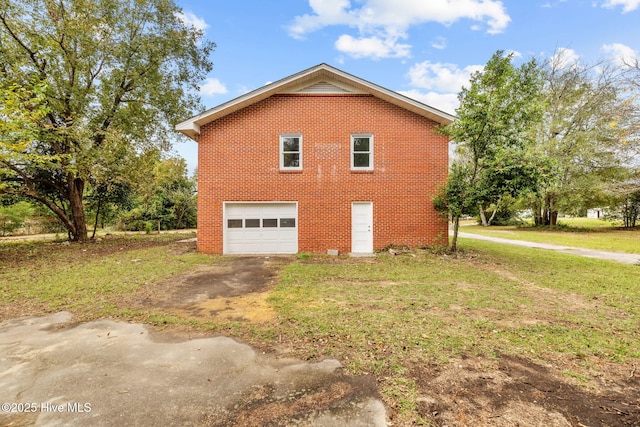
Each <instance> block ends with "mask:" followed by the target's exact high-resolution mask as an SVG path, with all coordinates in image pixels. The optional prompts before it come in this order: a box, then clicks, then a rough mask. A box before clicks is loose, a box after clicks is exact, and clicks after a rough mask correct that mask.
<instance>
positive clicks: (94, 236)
mask: <svg viewBox="0 0 640 427" xmlns="http://www.w3.org/2000/svg"><path fill="white" fill-rule="evenodd" d="M101 206H102V197H100V198H99V199H98V207H96V220H95V221H94V222H93V234H92V235H91V238H92V239H95V238H96V230H97V229H98V218H99V217H100V207H101ZM103 228H104V227H103Z"/></svg>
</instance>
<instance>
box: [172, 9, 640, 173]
mask: <svg viewBox="0 0 640 427" xmlns="http://www.w3.org/2000/svg"><path fill="white" fill-rule="evenodd" d="M177 1H178V4H179V5H180V6H181V7H182V8H183V10H184V18H183V19H184V20H185V21H186V22H188V23H190V24H192V25H194V26H196V27H198V28H202V29H203V30H204V31H205V34H206V38H207V39H209V40H212V41H214V42H215V43H216V45H217V47H216V49H215V51H214V52H213V54H212V57H211V59H212V61H213V63H214V69H213V71H212V72H211V73H210V75H209V76H208V78H207V80H206V81H204V82H202V87H201V96H202V101H203V104H204V105H205V107H206V108H211V107H214V106H216V105H218V104H221V103H223V102H226V101H228V100H230V99H233V98H236V97H238V96H240V95H243V94H244V93H246V92H248V91H251V90H254V89H257V88H259V87H261V86H263V85H264V84H266V83H269V82H272V81H276V80H279V79H281V78H284V77H287V76H289V75H291V74H294V73H296V72H298V71H301V70H304V69H306V68H309V67H312V66H314V65H317V64H320V63H323V62H324V63H327V64H329V65H332V66H334V67H337V68H339V69H342V70H344V71H346V72H348V73H351V74H354V75H356V76H358V77H361V78H363V79H365V80H368V81H370V82H372V83H375V84H378V85H381V86H383V87H385V88H387V89H391V90H394V91H397V92H400V93H402V94H404V95H407V96H411V97H413V98H415V99H417V100H419V101H421V102H424V103H426V104H429V105H431V106H433V107H435V108H439V109H441V110H443V111H446V112H448V113H452V114H454V113H455V108H456V107H457V94H458V92H459V91H460V88H461V87H462V86H463V85H467V84H468V81H469V75H470V74H471V73H472V72H474V71H476V70H480V69H482V65H484V64H485V63H486V62H487V61H488V59H489V58H490V57H491V55H492V54H493V53H495V52H496V51H497V50H504V51H506V52H514V54H515V55H516V59H517V60H518V61H526V60H528V59H530V58H531V57H536V58H538V59H543V60H544V59H551V58H553V56H554V55H557V54H558V53H560V54H561V55H562V56H563V58H564V60H566V61H581V62H585V63H589V64H593V63H595V62H598V61H602V60H611V61H622V60H623V59H626V60H627V61H629V60H633V58H638V57H639V52H640V0H504V1H496V0H277V1H275V0H274V1H265V0H235V1H233V0H232V1H230V0H208V1H202V0H177ZM186 118H187V117H185V119H186ZM180 140H181V141H184V142H179V143H177V144H176V146H175V149H176V151H177V152H178V154H180V155H181V156H183V157H185V158H186V159H187V162H188V164H189V167H190V169H191V170H193V168H195V166H196V152H197V146H196V143H195V142H192V141H190V140H187V139H186V138H185V139H182V138H181V139H180Z"/></svg>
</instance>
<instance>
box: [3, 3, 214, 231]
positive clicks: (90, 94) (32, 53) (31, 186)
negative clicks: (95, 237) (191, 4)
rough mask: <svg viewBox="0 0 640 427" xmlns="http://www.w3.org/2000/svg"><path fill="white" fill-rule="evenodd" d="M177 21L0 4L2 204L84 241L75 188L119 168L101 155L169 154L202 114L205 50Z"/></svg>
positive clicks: (146, 11) (166, 8) (171, 15)
mask: <svg viewBox="0 0 640 427" xmlns="http://www.w3.org/2000/svg"><path fill="white" fill-rule="evenodd" d="M182 16H183V15H182V13H181V10H180V8H179V7H178V6H176V4H175V3H174V2H173V1H172V0H0V88H2V89H3V90H5V91H8V92H7V93H8V94H9V95H6V96H5V98H8V99H11V100H14V101H15V102H13V103H12V104H11V105H10V108H11V111H10V113H11V114H9V113H8V112H0V114H2V115H3V116H7V115H10V116H11V117H14V118H15V120H14V126H13V127H12V128H11V129H8V131H7V130H5V129H2V133H0V138H2V140H1V141H0V142H1V143H2V147H1V152H0V179H1V180H2V183H1V184H0V192H4V193H9V194H20V195H23V196H26V197H29V198H31V199H33V200H36V201H38V202H40V203H42V204H43V205H45V206H47V207H48V208H49V209H50V210H51V211H53V212H54V213H55V215H56V216H57V217H58V218H59V219H60V221H61V222H62V223H63V224H64V225H65V227H66V229H67V230H68V232H69V236H70V238H71V239H73V240H77V241H84V240H86V239H87V226H86V220H85V210H84V204H83V197H84V194H85V188H86V187H87V186H88V185H89V183H90V182H92V181H95V182H99V181H101V179H102V178H101V177H104V176H108V175H109V174H110V172H111V171H110V170H109V167H110V165H111V166H114V165H117V162H108V161H104V159H105V158H110V157H112V156H110V155H109V153H111V152H114V151H115V152H117V151H118V150H121V149H122V147H123V146H124V147H126V149H127V150H130V151H131V152H135V153H143V152H145V151H147V150H148V149H150V148H152V147H153V148H157V149H160V150H164V149H167V148H168V147H169V145H170V141H171V138H172V135H173V132H172V125H173V124H174V123H176V122H177V121H179V120H180V119H181V118H183V117H185V116H188V115H189V114H191V113H192V112H193V111H194V110H196V109H198V108H200V106H199V99H198V97H197V95H196V94H197V91H196V89H197V84H198V83H199V82H200V81H202V80H203V78H204V76H205V75H206V73H207V72H208V71H209V70H210V69H211V63H210V61H209V58H208V57H209V53H210V52H211V50H212V49H213V47H214V45H213V43H211V42H208V41H205V40H203V34H202V32H201V31H199V30H197V29H196V28H194V27H193V26H190V25H187V24H186V23H185V22H184V21H183V20H182V19H181V17H182ZM27 128H28V129H29V132H26V131H25V129H27ZM105 168H106V170H105ZM114 173H115V170H114Z"/></svg>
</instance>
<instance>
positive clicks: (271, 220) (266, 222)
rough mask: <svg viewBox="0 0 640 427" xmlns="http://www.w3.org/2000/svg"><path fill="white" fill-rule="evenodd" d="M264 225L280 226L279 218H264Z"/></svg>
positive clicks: (265, 226) (266, 226) (270, 226)
mask: <svg viewBox="0 0 640 427" xmlns="http://www.w3.org/2000/svg"><path fill="white" fill-rule="evenodd" d="M262 226H263V227H264V228H274V227H277V226H278V220H277V219H275V218H269V219H267V218H265V219H263V220H262Z"/></svg>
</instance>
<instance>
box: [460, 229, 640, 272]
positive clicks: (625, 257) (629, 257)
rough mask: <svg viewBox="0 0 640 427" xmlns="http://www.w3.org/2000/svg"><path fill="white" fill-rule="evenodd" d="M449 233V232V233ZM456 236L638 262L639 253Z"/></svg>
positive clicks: (464, 234)
mask: <svg viewBox="0 0 640 427" xmlns="http://www.w3.org/2000/svg"><path fill="white" fill-rule="evenodd" d="M449 234H451V233H449ZM458 237H462V238H465V239H476V240H486V241H488V242H495V243H503V244H505V245H516V246H525V247H528V248H534V249H547V250H551V251H556V252H563V253H566V254H572V255H579V256H583V257H587V258H598V259H605V260H609V261H618V262H622V263H625V264H639V265H640V254H629V253H625V252H610V251H599V250H596V249H583V248H574V247H570V246H560V245H552V244H549V243H536V242H527V241H524V240H511V239H503V238H500V237H489V236H481V235H479V234H472V233H465V232H458Z"/></svg>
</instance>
